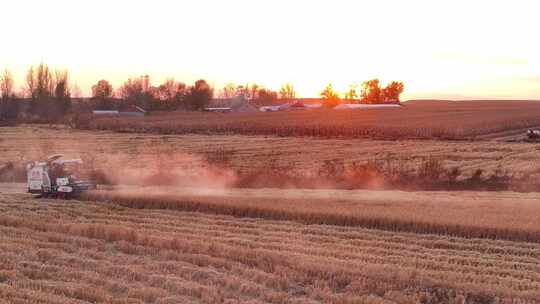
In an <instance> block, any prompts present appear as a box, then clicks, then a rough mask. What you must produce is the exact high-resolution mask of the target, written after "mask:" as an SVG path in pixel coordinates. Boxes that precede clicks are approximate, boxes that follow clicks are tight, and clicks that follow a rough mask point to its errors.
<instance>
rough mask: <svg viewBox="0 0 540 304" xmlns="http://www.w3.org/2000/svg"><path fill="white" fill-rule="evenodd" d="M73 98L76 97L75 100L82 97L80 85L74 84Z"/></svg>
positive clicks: (72, 86) (72, 88) (72, 87)
mask: <svg viewBox="0 0 540 304" xmlns="http://www.w3.org/2000/svg"><path fill="white" fill-rule="evenodd" d="M71 96H72V97H74V98H81V97H82V90H81V88H80V87H79V85H77V83H74V84H72V85H71Z"/></svg>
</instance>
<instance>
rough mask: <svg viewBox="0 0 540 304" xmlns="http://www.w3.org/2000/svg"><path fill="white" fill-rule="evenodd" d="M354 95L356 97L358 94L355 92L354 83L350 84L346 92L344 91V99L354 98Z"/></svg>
mask: <svg viewBox="0 0 540 304" xmlns="http://www.w3.org/2000/svg"><path fill="white" fill-rule="evenodd" d="M356 97H358V94H357V93H356V85H350V86H349V90H348V91H347V93H345V99H347V100H354V99H355V98H356Z"/></svg>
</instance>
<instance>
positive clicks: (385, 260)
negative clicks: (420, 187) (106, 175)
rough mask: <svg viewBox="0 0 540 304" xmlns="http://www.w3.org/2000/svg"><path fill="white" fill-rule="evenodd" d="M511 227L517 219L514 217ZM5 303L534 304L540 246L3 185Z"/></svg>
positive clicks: (0, 270)
mask: <svg viewBox="0 0 540 304" xmlns="http://www.w3.org/2000/svg"><path fill="white" fill-rule="evenodd" d="M507 225H511V223H507ZM0 230H1V233H0V238H1V242H0V261H2V262H1V263H0V296H1V297H2V299H3V301H5V302H7V303H89V302H90V303H536V302H537V299H539V298H540V294H539V290H540V275H539V270H540V268H539V267H540V266H539V265H540V263H539V259H540V255H539V252H540V245H539V244H538V243H530V242H514V241H502V240H498V241H497V240H489V239H482V238H475V239H468V238H456V237H449V236H445V235H435V234H426V235H424V234H414V233H397V232H387V231H384V230H376V229H365V228H361V227H354V226H353V227H350V226H349V227H347V226H340V225H319V224H311V225H307V224H303V223H299V222H296V221H287V220H285V221H275V220H268V219H264V218H250V217H241V216H237V217H232V216H227V215H216V214H207V213H200V212H199V213H193V212H185V211H174V210H159V209H143V210H141V209H134V208H128V207H125V206H120V205H118V204H112V203H98V202H80V201H61V200H37V199H31V198H29V197H27V196H25V195H21V194H0Z"/></svg>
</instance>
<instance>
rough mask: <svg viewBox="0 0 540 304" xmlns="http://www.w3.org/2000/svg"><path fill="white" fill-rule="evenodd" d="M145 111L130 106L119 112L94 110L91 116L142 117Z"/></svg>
mask: <svg viewBox="0 0 540 304" xmlns="http://www.w3.org/2000/svg"><path fill="white" fill-rule="evenodd" d="M146 113H147V111H146V110H144V109H143V108H141V107H138V106H135V105H130V106H127V107H125V108H122V109H120V110H118V111H117V110H107V111H103V110H94V111H92V114H94V115H96V116H131V117H142V116H144V115H146Z"/></svg>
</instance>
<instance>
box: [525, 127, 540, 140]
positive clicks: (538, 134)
mask: <svg viewBox="0 0 540 304" xmlns="http://www.w3.org/2000/svg"><path fill="white" fill-rule="evenodd" d="M527 138H528V139H532V140H536V139H539V138H540V130H533V129H529V130H527Z"/></svg>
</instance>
